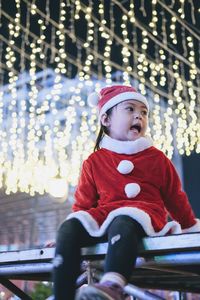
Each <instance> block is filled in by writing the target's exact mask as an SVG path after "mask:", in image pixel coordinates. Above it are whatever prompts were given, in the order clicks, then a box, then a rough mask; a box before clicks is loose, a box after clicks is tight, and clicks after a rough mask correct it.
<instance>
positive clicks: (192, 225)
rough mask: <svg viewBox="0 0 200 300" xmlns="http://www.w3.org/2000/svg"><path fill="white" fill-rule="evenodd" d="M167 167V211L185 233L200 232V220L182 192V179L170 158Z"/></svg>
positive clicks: (165, 197) (164, 187) (167, 160)
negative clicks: (196, 217)
mask: <svg viewBox="0 0 200 300" xmlns="http://www.w3.org/2000/svg"><path fill="white" fill-rule="evenodd" d="M165 167H166V169H165V172H164V177H163V190H162V193H163V198H164V201H165V206H166V208H167V210H168V211H169V213H170V215H171V217H172V218H173V219H175V220H176V221H177V222H179V223H180V225H181V227H182V229H183V231H184V232H195V231H200V220H199V219H195V215H194V212H193V210H192V207H191V205H190V203H189V201H188V197H187V195H186V193H185V192H184V191H183V190H182V186H181V182H180V178H179V176H178V174H177V172H176V170H175V168H174V166H173V164H172V163H171V161H170V160H169V159H168V158H166V161H165Z"/></svg>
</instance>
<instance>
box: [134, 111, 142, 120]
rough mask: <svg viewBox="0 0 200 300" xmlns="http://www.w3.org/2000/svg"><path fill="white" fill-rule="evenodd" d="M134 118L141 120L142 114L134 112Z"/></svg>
mask: <svg viewBox="0 0 200 300" xmlns="http://www.w3.org/2000/svg"><path fill="white" fill-rule="evenodd" d="M135 118H136V119H141V118H142V114H141V112H140V111H136V112H135Z"/></svg>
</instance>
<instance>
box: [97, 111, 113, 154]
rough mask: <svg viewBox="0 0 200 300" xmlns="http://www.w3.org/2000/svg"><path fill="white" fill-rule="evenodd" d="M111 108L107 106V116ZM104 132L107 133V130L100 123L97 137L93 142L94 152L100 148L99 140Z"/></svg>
mask: <svg viewBox="0 0 200 300" xmlns="http://www.w3.org/2000/svg"><path fill="white" fill-rule="evenodd" d="M112 109H113V107H111V108H109V109H108V110H107V111H106V114H107V116H110V115H111V113H112ZM105 134H109V130H108V128H107V127H106V126H104V125H102V124H101V127H100V129H99V133H98V135H97V139H96V142H95V146H94V152H95V151H97V150H99V149H100V142H101V140H102V138H103V137H104V135H105Z"/></svg>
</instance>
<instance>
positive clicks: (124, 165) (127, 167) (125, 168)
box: [117, 159, 134, 174]
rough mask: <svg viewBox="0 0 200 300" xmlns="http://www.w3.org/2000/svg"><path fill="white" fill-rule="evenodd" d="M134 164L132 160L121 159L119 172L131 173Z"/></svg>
mask: <svg viewBox="0 0 200 300" xmlns="http://www.w3.org/2000/svg"><path fill="white" fill-rule="evenodd" d="M133 168H134V165H133V163H132V162H131V161H130V160H126V159H124V160H121V161H120V163H119V165H118V167H117V170H118V171H119V173H121V174H129V173H131V172H132V171H133Z"/></svg>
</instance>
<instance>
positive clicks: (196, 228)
mask: <svg viewBox="0 0 200 300" xmlns="http://www.w3.org/2000/svg"><path fill="white" fill-rule="evenodd" d="M195 220H196V224H194V225H193V226H191V227H189V228H186V229H183V230H182V231H183V233H189V232H199V231H200V220H199V219H195Z"/></svg>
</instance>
